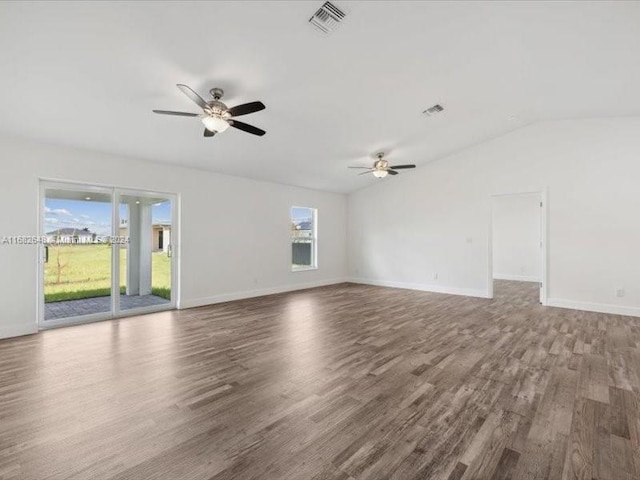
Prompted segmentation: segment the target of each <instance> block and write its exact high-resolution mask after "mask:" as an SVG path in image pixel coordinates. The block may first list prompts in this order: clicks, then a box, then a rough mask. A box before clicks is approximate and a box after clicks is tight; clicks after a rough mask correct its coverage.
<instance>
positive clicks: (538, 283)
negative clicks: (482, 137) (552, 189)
mask: <svg viewBox="0 0 640 480" xmlns="http://www.w3.org/2000/svg"><path fill="white" fill-rule="evenodd" d="M546 212H547V201H546V191H544V190H543V191H533V192H521V193H508V194H499V195H492V196H491V225H490V241H489V278H488V281H489V295H488V296H489V298H494V293H496V290H498V291H499V292H498V293H500V295H499V296H500V297H504V296H505V295H510V296H513V297H514V298H516V297H518V298H519V299H520V300H521V301H524V302H527V301H531V302H533V301H536V302H539V303H541V304H543V305H545V304H546V299H547V281H546V275H547V261H546V255H547V247H546V246H547V232H546V230H547V229H546V224H547V220H546V219H547V213H546Z"/></svg>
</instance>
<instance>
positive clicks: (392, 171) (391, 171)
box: [387, 170, 398, 175]
mask: <svg viewBox="0 0 640 480" xmlns="http://www.w3.org/2000/svg"><path fill="white" fill-rule="evenodd" d="M387 172H388V173H389V175H397V174H398V172H396V171H395V170H387Z"/></svg>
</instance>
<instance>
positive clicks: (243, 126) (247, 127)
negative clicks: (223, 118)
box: [228, 120, 267, 137]
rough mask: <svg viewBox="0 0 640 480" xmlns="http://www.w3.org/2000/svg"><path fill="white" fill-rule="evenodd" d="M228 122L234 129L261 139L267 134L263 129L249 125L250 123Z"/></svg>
mask: <svg viewBox="0 0 640 480" xmlns="http://www.w3.org/2000/svg"><path fill="white" fill-rule="evenodd" d="M228 122H229V125H231V126H232V127H234V128H237V129H238V130H242V131H243V132H247V133H253V134H254V135H258V136H260V137H261V136H262V135H264V134H265V133H267V132H265V131H264V130H262V129H261V128H258V127H254V126H253V125H249V124H248V123H244V122H239V121H238V120H228Z"/></svg>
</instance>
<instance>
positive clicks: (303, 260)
mask: <svg viewBox="0 0 640 480" xmlns="http://www.w3.org/2000/svg"><path fill="white" fill-rule="evenodd" d="M317 217H318V213H317V210H316V209H315V208H304V207H292V208H291V270H292V271H294V272H296V271H300V270H312V269H315V268H318V263H317V256H318V255H317V251H318V249H317V243H318V240H317V230H318V221H317Z"/></svg>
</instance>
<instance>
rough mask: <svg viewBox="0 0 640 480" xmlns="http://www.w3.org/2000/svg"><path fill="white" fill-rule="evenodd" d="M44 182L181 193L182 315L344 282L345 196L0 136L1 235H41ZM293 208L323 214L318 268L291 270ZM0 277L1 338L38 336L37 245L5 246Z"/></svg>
mask: <svg viewBox="0 0 640 480" xmlns="http://www.w3.org/2000/svg"><path fill="white" fill-rule="evenodd" d="M39 177H41V178H48V179H57V180H72V181H84V182H89V183H99V184H105V185H115V186H122V187H129V188H140V189H147V190H153V191H159V192H169V193H177V194H179V195H180V196H181V198H180V202H181V214H182V216H181V233H180V236H181V241H180V243H181V245H180V252H181V270H180V288H181V295H180V298H181V301H180V306H181V307H191V306H196V305H203V304H207V303H214V302H218V301H223V300H231V299H236V298H242V297H247V296H254V295H259V294H265V293H274V292H278V291H285V290H289V289H295V288H303V287H307V286H315V285H322V284H329V283H335V282H339V281H343V280H344V279H345V277H346V264H347V261H346V197H345V196H344V195H339V194H331V193H325V192H319V191H314V190H307V189H302V188H296V187H289V186H284V185H278V184H273V183H266V182H259V181H253V180H248V179H242V178H237V177H230V176H224V175H218V174H214V173H210V172H205V171H199V170H192V169H186V168H180V167H171V166H166V165H158V164H153V163H149V162H145V161H140V160H135V159H127V158H121V157H116V156H110V155H103V154H99V153H95V152H89V151H83V150H78V149H72V148H63V147H54V146H49V145H44V144H37V143H32V142H25V141H21V140H15V139H9V138H0V205H1V206H2V207H1V213H0V237H2V236H9V235H36V234H38V231H37V219H38V182H39V180H38V179H39ZM292 205H298V206H309V207H314V208H317V209H318V223H319V229H318V230H319V253H318V258H319V268H318V270H314V271H304V272H291V268H290V262H291V248H290V243H289V234H290V217H289V215H290V207H291V206H292ZM175 241H176V239H174V242H175ZM0 272H1V273H0V296H1V298H0V338H2V337H7V336H13V335H18V334H23V333H29V332H33V331H35V330H36V320H37V319H36V301H37V299H36V285H37V250H36V247H35V246H8V245H0Z"/></svg>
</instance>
